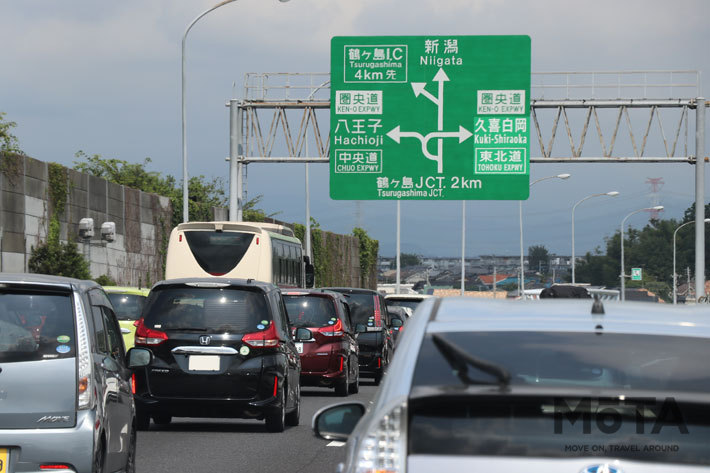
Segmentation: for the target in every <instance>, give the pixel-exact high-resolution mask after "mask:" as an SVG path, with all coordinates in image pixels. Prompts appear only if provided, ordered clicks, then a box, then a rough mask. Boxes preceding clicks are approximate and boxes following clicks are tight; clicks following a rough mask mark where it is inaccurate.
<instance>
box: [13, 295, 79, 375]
mask: <svg viewBox="0 0 710 473" xmlns="http://www.w3.org/2000/svg"><path fill="white" fill-rule="evenodd" d="M75 348H76V342H75V335H74V311H73V309H72V302H71V295H70V293H45V292H30V291H14V290H9V291H3V292H0V363H10V362H21V361H38V360H49V359H56V358H71V357H74V356H75V352H76V350H75Z"/></svg>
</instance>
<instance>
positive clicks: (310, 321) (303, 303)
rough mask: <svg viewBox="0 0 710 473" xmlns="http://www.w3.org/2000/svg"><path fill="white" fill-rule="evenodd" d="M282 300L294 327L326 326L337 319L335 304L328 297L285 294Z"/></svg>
mask: <svg viewBox="0 0 710 473" xmlns="http://www.w3.org/2000/svg"><path fill="white" fill-rule="evenodd" d="M284 302H285V303H286V310H287V311H288V318H289V320H290V321H291V324H292V325H293V326H294V327H327V326H329V325H335V323H336V322H337V321H338V316H337V314H336V313H335V304H334V303H333V300H332V299H330V298H327V297H320V296H289V295H285V296H284Z"/></svg>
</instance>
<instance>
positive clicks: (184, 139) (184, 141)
mask: <svg viewBox="0 0 710 473" xmlns="http://www.w3.org/2000/svg"><path fill="white" fill-rule="evenodd" d="M236 1H237V0H224V1H222V2H219V3H218V4H216V5H215V6H213V7H212V8H209V9H207V10H205V11H203V12H202V13H200V14H199V15H198V16H197V17H196V18H195V19H194V20H192V22H191V23H190V24H189V25H187V28H185V33H184V34H183V35H182V221H183V222H187V221H189V215H188V213H189V206H188V174H187V123H186V119H185V116H186V112H185V107H186V106H185V82H186V80H185V41H186V40H187V33H189V32H190V29H192V27H193V26H194V25H195V23H197V22H198V21H199V20H200V18H202V17H203V16H205V15H207V14H208V13H209V12H211V11H213V10H216V9H218V8H219V7H221V6H224V5H226V4H228V3H232V2H236ZM279 1H280V2H287V1H288V0H279ZM230 166H231V165H230Z"/></svg>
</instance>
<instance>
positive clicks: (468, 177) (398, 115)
mask: <svg viewBox="0 0 710 473" xmlns="http://www.w3.org/2000/svg"><path fill="white" fill-rule="evenodd" d="M529 117H530V38H529V37H528V36H367V37H334V38H333V39H332V42H331V109H330V133H331V134H330V136H331V143H330V196H331V197H332V198H333V199H349V200H367V199H370V200H386V199H392V200H398V199H428V200H519V199H527V197H528V194H529V176H530V133H529V131H530V118H529Z"/></svg>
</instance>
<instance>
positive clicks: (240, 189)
mask: <svg viewBox="0 0 710 473" xmlns="http://www.w3.org/2000/svg"><path fill="white" fill-rule="evenodd" d="M242 113H243V112H242V108H241V107H239V106H237V118H236V126H237V130H236V133H235V136H236V141H237V158H236V177H237V185H236V186H235V189H236V193H237V195H236V197H235V198H234V200H233V201H232V202H231V203H232V205H234V206H235V207H236V209H237V210H236V217H237V221H238V222H241V221H242V220H244V175H243V170H244V163H242V158H243V150H242Z"/></svg>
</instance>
